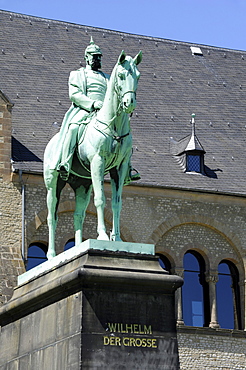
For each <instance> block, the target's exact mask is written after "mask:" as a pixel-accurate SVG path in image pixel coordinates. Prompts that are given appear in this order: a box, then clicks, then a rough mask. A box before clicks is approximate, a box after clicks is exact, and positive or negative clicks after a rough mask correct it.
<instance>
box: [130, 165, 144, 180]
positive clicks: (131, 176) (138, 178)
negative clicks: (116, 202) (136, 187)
mask: <svg viewBox="0 0 246 370" xmlns="http://www.w3.org/2000/svg"><path fill="white" fill-rule="evenodd" d="M132 172H135V173H134V174H133V173H132ZM130 179H131V181H138V180H140V179H141V176H140V173H139V172H138V171H137V170H136V169H135V168H133V169H131V170H130Z"/></svg>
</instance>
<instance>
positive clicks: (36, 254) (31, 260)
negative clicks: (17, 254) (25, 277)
mask: <svg viewBox="0 0 246 370" xmlns="http://www.w3.org/2000/svg"><path fill="white" fill-rule="evenodd" d="M47 250H48V248H47V246H46V245H45V244H43V243H33V244H30V246H29V248H28V253H27V266H26V270H27V271H28V270H30V269H32V268H33V267H36V266H38V265H40V264H41V263H43V262H45V261H47V257H46V253H47Z"/></svg>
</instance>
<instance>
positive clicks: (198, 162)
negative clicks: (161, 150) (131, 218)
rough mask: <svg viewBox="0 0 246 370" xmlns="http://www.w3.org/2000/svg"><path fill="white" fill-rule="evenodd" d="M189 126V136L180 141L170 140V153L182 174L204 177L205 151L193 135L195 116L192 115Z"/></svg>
mask: <svg viewBox="0 0 246 370" xmlns="http://www.w3.org/2000/svg"><path fill="white" fill-rule="evenodd" d="M191 124H192V132H191V135H189V136H186V137H184V138H183V139H181V140H180V141H175V140H174V139H173V138H171V142H170V151H171V153H172V155H173V157H174V159H175V160H176V161H177V162H178V164H179V165H180V167H181V168H182V170H183V172H186V173H201V174H203V175H204V174H205V171H204V154H205V150H204V149H203V147H202V145H201V143H200V141H199V140H198V137H197V136H196V134H195V114H192V120H191Z"/></svg>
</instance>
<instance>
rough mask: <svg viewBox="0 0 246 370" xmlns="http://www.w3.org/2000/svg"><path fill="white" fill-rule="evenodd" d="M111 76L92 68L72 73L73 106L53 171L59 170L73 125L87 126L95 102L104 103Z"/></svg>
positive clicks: (70, 83) (70, 94)
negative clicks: (65, 143)
mask: <svg viewBox="0 0 246 370" xmlns="http://www.w3.org/2000/svg"><path fill="white" fill-rule="evenodd" d="M109 77H110V76H109V75H107V74H105V73H103V72H101V71H93V70H92V69H91V68H90V66H87V67H86V68H83V67H82V68H80V69H78V70H77V71H72V72H71V73H70V76H69V82H68V85H69V98H70V100H71V101H72V105H71V106H70V108H69V110H68V111H67V112H66V114H65V116H64V119H63V122H62V126H61V129H60V131H59V133H58V135H59V146H58V148H57V151H56V155H55V156H54V158H53V160H52V167H51V168H53V169H55V168H57V166H58V164H59V162H60V159H61V155H62V148H63V144H64V140H65V137H66V134H67V131H68V129H69V126H70V125H71V124H78V125H80V124H82V123H83V124H85V121H86V118H87V117H88V115H89V114H90V113H91V112H93V111H94V106H93V104H94V102H95V101H98V100H100V101H104V97H105V94H106V90H107V84H108V80H109Z"/></svg>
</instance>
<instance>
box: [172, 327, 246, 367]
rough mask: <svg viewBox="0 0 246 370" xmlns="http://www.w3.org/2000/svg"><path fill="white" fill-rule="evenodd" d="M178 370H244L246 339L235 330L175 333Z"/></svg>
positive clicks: (200, 330)
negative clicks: (177, 347) (176, 336)
mask: <svg viewBox="0 0 246 370" xmlns="http://www.w3.org/2000/svg"><path fill="white" fill-rule="evenodd" d="M178 345H179V360H180V370H189V369H190V370H203V369H207V370H210V369H211V370H219V369H221V370H222V369H223V370H234V369H235V370H236V369H237V370H243V369H246V354H245V348H246V335H245V333H243V332H240V331H236V330H225V329H219V330H217V331H214V330H213V329H203V328H186V329H182V330H181V331H180V330H179V331H178Z"/></svg>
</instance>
